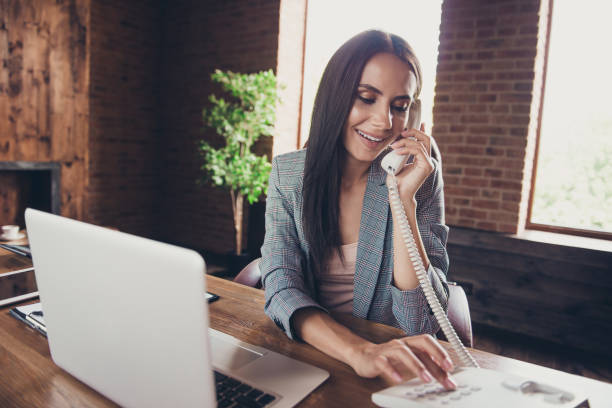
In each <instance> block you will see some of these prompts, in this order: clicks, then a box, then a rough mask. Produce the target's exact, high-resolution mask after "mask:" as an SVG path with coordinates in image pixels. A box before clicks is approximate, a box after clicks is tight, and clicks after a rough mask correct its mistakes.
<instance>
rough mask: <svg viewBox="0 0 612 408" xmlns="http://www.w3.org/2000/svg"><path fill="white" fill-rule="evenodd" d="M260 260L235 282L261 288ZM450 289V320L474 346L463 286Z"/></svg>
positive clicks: (461, 337) (237, 277)
mask: <svg viewBox="0 0 612 408" xmlns="http://www.w3.org/2000/svg"><path fill="white" fill-rule="evenodd" d="M259 260H260V258H257V259H255V260H253V261H251V263H249V264H248V265H247V266H245V267H244V268H243V269H242V271H240V273H239V274H238V275H237V276H236V277H235V278H234V282H236V283H241V284H243V285H247V286H250V287H253V288H258V289H259V288H261V272H260V270H259ZM448 289H449V294H448V295H449V296H448V320H450V322H451V324H452V325H453V327H454V328H455V331H456V332H457V335H458V336H459V339H460V340H461V342H462V343H463V345H464V346H466V347H473V346H474V341H473V337H472V319H471V318H470V306H469V305H468V301H467V297H466V296H465V292H464V291H463V288H462V287H461V286H459V285H457V284H456V283H454V282H449V283H448ZM439 335H440V337H441V338H442V339H443V340H446V338H445V337H444V335H443V334H442V332H439Z"/></svg>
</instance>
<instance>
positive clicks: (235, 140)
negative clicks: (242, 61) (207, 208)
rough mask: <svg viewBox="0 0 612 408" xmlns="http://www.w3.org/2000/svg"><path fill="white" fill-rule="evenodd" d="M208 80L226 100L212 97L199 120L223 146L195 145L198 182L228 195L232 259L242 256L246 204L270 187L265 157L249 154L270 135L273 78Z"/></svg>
mask: <svg viewBox="0 0 612 408" xmlns="http://www.w3.org/2000/svg"><path fill="white" fill-rule="evenodd" d="M211 78H212V80H213V81H214V82H217V83H219V84H221V86H222V87H223V90H224V91H225V92H227V93H228V94H229V98H228V99H227V100H226V99H224V98H217V97H216V96H215V95H214V94H213V95H210V96H209V98H208V99H209V101H210V102H211V106H210V107H209V108H205V109H204V110H203V111H202V116H203V120H204V123H205V124H206V126H207V127H208V128H210V129H214V130H215V132H216V133H217V134H218V135H220V136H222V137H223V139H224V140H225V143H224V145H223V146H220V147H213V145H212V144H210V143H208V142H207V141H204V140H201V141H200V142H199V152H200V154H201V155H202V157H203V159H204V162H203V164H202V166H201V169H202V170H203V177H202V178H201V179H200V180H199V182H200V183H202V182H205V183H210V184H212V185H215V186H218V187H221V188H224V189H227V190H229V193H230V196H231V198H232V211H233V215H234V228H235V234H236V235H235V239H236V251H235V254H236V255H237V256H241V255H242V254H243V245H242V224H243V208H244V198H245V197H246V199H247V200H248V202H249V204H253V203H255V202H256V201H257V200H258V199H259V197H260V195H261V194H262V193H264V192H265V191H266V189H267V186H268V177H269V174H270V169H271V164H270V161H269V159H268V157H267V156H265V155H262V156H258V155H256V154H255V153H253V152H252V151H251V148H252V146H253V144H254V143H255V142H256V141H257V140H258V139H259V138H260V137H261V136H271V135H272V133H273V130H274V119H275V107H276V102H277V100H278V97H277V93H276V77H275V75H274V73H273V72H272V70H268V71H261V72H257V73H253V74H241V73H235V72H231V71H220V70H218V69H217V70H215V72H214V73H213V74H212V75H211ZM247 261H248V260H247Z"/></svg>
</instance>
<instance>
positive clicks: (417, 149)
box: [393, 142, 430, 160]
mask: <svg viewBox="0 0 612 408" xmlns="http://www.w3.org/2000/svg"><path fill="white" fill-rule="evenodd" d="M393 151H394V152H395V153H397V154H399V155H402V156H405V155H414V156H415V157H416V156H418V157H421V158H422V159H424V160H429V157H430V156H429V152H428V151H427V148H426V147H425V146H423V144H422V143H419V142H414V144H408V145H402V146H400V145H398V146H394V147H393Z"/></svg>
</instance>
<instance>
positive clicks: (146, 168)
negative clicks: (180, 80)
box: [86, 0, 161, 237]
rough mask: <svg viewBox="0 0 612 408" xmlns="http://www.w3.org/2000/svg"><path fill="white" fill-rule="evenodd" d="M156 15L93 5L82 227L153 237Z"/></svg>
mask: <svg viewBox="0 0 612 408" xmlns="http://www.w3.org/2000/svg"><path fill="white" fill-rule="evenodd" d="M160 26H161V8H160V4H159V2H158V1H156V0H150V1H139V2H132V1H128V2H126V1H121V0H112V1H92V5H91V30H90V50H91V87H90V107H91V122H90V123H91V132H90V140H89V173H90V177H89V186H88V188H87V191H86V209H87V213H86V219H87V220H88V221H90V222H93V223H95V224H101V225H109V226H114V227H117V228H119V229H121V230H122V231H126V232H131V233H135V234H138V235H144V236H149V237H150V236H155V235H156V234H155V226H156V221H157V211H158V208H159V189H160V185H159V176H160V165H159V163H160V160H159V155H158V145H159V88H160V76H159V70H160V68H159V67H160V57H161V53H160V47H159V45H160V43H161V30H160Z"/></svg>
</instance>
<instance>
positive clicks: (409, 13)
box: [300, 0, 442, 145]
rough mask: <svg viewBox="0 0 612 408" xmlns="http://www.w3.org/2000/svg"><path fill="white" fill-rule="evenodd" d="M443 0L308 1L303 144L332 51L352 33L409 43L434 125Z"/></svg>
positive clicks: (428, 120) (426, 117)
mask: <svg viewBox="0 0 612 408" xmlns="http://www.w3.org/2000/svg"><path fill="white" fill-rule="evenodd" d="M441 8H442V0H430V1H418V0H380V1H376V2H373V1H371V0H334V1H328V0H309V1H308V14H307V22H306V51H305V57H304V77H303V81H304V83H303V87H304V88H303V93H302V115H301V118H302V123H301V131H300V135H301V141H300V143H301V145H303V144H304V143H305V142H306V139H307V138H308V132H309V130H310V116H311V114H312V106H313V103H314V98H315V95H316V92H317V87H318V85H319V81H320V79H321V75H322V74H323V70H324V69H325V66H326V65H327V62H328V61H329V59H330V58H331V56H332V55H333V53H334V52H335V51H336V50H337V49H338V48H339V47H340V46H341V45H342V44H343V43H344V42H345V41H346V40H348V39H349V38H351V37H352V36H353V35H355V34H357V33H359V32H361V31H364V30H368V29H374V28H377V29H381V30H385V31H389V32H391V33H394V34H397V35H399V36H401V37H403V38H405V39H406V41H408V43H409V44H410V45H411V46H412V47H413V48H414V51H415V53H416V55H417V57H418V58H419V61H420V62H421V69H422V71H423V80H424V82H423V89H422V91H421V103H422V121H423V122H425V124H426V128H427V131H428V132H431V126H432V106H433V95H434V87H435V77H436V65H437V58H438V42H439V41H438V38H439V33H440V16H441Z"/></svg>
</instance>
